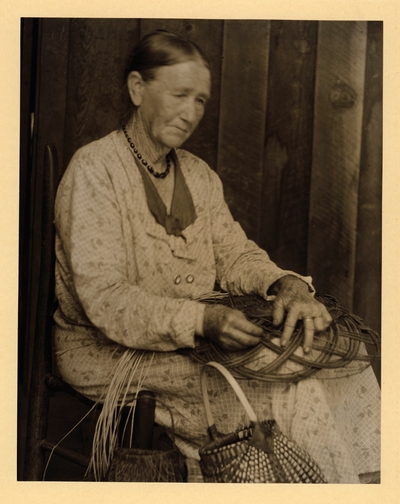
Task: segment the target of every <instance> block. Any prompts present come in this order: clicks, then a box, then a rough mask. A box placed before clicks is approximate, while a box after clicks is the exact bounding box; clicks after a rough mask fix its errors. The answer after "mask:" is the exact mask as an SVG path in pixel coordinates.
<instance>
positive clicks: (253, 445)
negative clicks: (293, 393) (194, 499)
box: [199, 362, 327, 483]
mask: <svg viewBox="0 0 400 504" xmlns="http://www.w3.org/2000/svg"><path fill="white" fill-rule="evenodd" d="M207 366H212V367H214V368H216V369H217V370H218V371H219V372H220V373H222V374H223V375H224V376H225V378H226V379H227V380H228V382H229V383H230V385H231V386H232V388H233V390H234V391H235V393H236V395H237V397H238V398H239V400H240V402H241V403H242V405H243V407H244V409H245V410H246V413H247V414H248V416H249V418H250V420H251V425H250V426H249V427H246V428H244V429H241V430H237V431H235V432H232V433H230V434H226V435H224V434H218V432H217V429H216V426H215V423H214V419H213V416H212V413H211V408H210V401H209V398H208V392H207V377H206V367H207ZM201 387H202V394H203V400H204V406H205V410H206V415H207V421H208V425H209V428H208V432H209V436H210V438H211V441H210V443H208V444H206V445H205V446H204V447H203V448H201V449H200V450H199V454H200V467H201V470H202V473H203V477H204V481H205V482H206V483H327V481H326V479H325V477H324V475H323V474H322V472H321V470H320V468H319V467H318V465H317V464H316V462H315V461H314V460H313V459H312V458H311V457H310V455H308V453H307V452H305V451H304V450H303V449H302V448H300V447H299V446H298V445H297V444H296V443H294V442H293V441H291V440H290V439H289V438H287V437H286V436H284V435H283V434H282V433H281V432H280V430H279V428H278V426H277V424H276V422H275V421H274V420H267V421H264V422H259V421H258V419H257V417H256V414H255V412H254V410H253V409H252V407H251V406H250V404H249V402H248V400H247V398H246V396H245V395H244V393H243V391H242V389H241V388H240V387H239V384H238V383H237V381H236V380H235V379H234V378H233V376H232V375H231V374H230V373H229V372H228V371H227V370H226V369H225V368H224V367H223V366H221V365H220V364H218V363H216V362H209V363H207V364H206V365H205V366H204V367H203V369H202V372H201Z"/></svg>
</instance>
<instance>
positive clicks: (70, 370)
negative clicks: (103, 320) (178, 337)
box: [57, 334, 380, 483]
mask: <svg viewBox="0 0 400 504" xmlns="http://www.w3.org/2000/svg"><path fill="white" fill-rule="evenodd" d="M62 339H63V338H62V334H59V335H58V342H59V343H60V341H62ZM64 341H65V340H64ZM61 346H63V347H64V349H63V350H60V348H61ZM126 351H127V350H126V349H125V348H123V347H119V346H117V345H109V344H106V345H98V344H96V343H95V342H93V344H90V345H87V346H83V345H79V343H70V345H69V347H68V345H60V344H58V352H57V358H58V365H59V369H60V372H61V374H62V376H63V378H64V379H65V380H66V381H67V382H69V383H70V384H71V385H72V386H73V387H74V388H76V389H77V390H79V391H80V392H81V393H83V394H84V395H86V396H87V397H89V398H91V399H93V400H99V399H100V400H102V399H104V394H105V393H106V391H107V388H108V386H109V384H110V382H111V378H112V377H113V376H114V374H115V368H116V366H117V363H118V361H119V359H120V358H121V356H122V355H123V354H124V352H126ZM265 351H266V352H270V351H269V350H265ZM270 355H271V354H270ZM270 355H267V357H266V359H268V358H269V359H270V358H271V357H270ZM140 367H141V368H143V369H144V370H146V371H147V373H145V374H146V377H145V379H144V381H143V383H142V384H141V387H142V388H144V389H149V390H152V391H153V392H154V393H155V394H156V396H157V397H158V398H159V399H160V400H161V401H162V402H163V403H164V404H166V405H167V406H168V407H169V408H171V410H172V412H173V415H174V425H175V432H176V434H177V436H178V437H177V444H178V446H179V448H180V449H181V450H182V451H183V452H184V453H185V454H186V455H187V456H192V457H193V456H195V457H198V448H199V446H201V445H202V444H203V443H204V442H205V441H206V439H207V438H206V430H207V421H206V416H205V411H204V406H203V400H202V396H201V391H200V369H201V365H200V364H198V363H196V362H194V361H193V360H192V359H191V358H190V357H188V356H186V355H180V354H177V353H175V352H163V353H162V352H155V353H154V355H153V352H145V353H144V355H142V357H141V361H140ZM139 374H140V373H139V368H138V369H137V370H136V372H135V376H134V378H133V380H132V383H131V386H130V390H129V394H128V400H131V399H133V397H134V395H135V392H136V390H137V384H138V380H139ZM239 383H240V386H241V387H242V389H243V391H244V393H245V395H246V396H247V398H248V400H249V402H250V404H251V405H252V406H253V408H254V410H255V411H256V414H257V416H258V418H259V419H260V420H262V419H267V418H274V419H275V420H276V421H277V423H278V425H279V427H280V429H281V430H282V431H283V433H284V434H286V435H288V436H289V437H291V438H292V439H293V440H294V441H296V442H297V443H298V444H300V445H301V446H302V447H303V448H305V449H306V450H307V451H308V452H309V453H310V454H311V456H312V457H313V458H314V459H315V460H316V461H317V462H318V463H319V465H320V466H321V468H322V470H323V472H324V474H325V476H326V477H327V479H328V481H329V482H332V483H338V482H342V483H357V482H358V477H357V475H358V474H360V473H364V472H372V471H377V470H379V468H380V467H379V454H380V390H379V386H378V384H377V382H376V379H375V377H374V374H373V372H372V369H371V368H368V369H366V370H365V371H363V372H362V373H359V374H356V375H353V376H350V377H342V378H335V379H319V378H317V377H315V378H308V379H306V380H302V381H300V382H299V383H297V384H286V383H266V382H261V381H256V380H240V382H239ZM208 390H209V396H210V401H211V405H212V411H213V415H214V420H215V424H216V426H217V428H218V430H220V431H221V432H230V431H232V430H235V429H236V428H239V427H241V426H244V425H246V424H247V423H248V419H247V416H246V414H245V412H244V409H243V407H242V405H241V404H240V402H239V401H238V400H237V399H236V396H235V394H234V392H233V391H232V389H231V387H230V385H228V383H227V382H226V380H225V379H224V378H223V377H222V376H220V375H219V373H218V372H217V371H215V370H210V376H209V378H208ZM156 421H157V422H158V423H160V424H161V425H164V426H165V427H167V428H168V427H170V424H171V421H170V416H169V413H168V410H167V409H165V408H164V407H163V406H162V405H157V408H156Z"/></svg>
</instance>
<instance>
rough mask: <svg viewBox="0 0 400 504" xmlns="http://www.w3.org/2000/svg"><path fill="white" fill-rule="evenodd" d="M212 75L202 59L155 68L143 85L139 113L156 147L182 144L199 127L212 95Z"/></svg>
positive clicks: (163, 147)
mask: <svg viewBox="0 0 400 504" xmlns="http://www.w3.org/2000/svg"><path fill="white" fill-rule="evenodd" d="M210 90H211V76H210V72H209V70H208V69H207V68H206V67H205V66H204V64H203V63H202V62H201V61H185V62H183V63H177V64H175V65H171V66H165V67H160V68H158V69H157V70H156V73H155V78H154V79H153V80H151V81H148V82H145V83H144V85H143V90H142V95H141V102H140V104H139V107H138V116H139V118H140V120H141V121H142V123H143V125H144V127H145V129H146V133H147V135H148V137H149V139H150V140H151V141H152V142H153V143H154V145H155V146H156V147H157V148H161V149H162V150H164V149H165V150H167V149H168V150H170V149H171V148H173V147H180V146H181V145H182V144H183V142H184V141H185V140H187V139H188V138H189V137H190V135H191V134H192V133H193V131H194V130H195V129H196V127H197V125H198V124H199V122H200V120H201V118H202V117H203V114H204V107H205V104H206V102H207V100H208V99H209V97H210Z"/></svg>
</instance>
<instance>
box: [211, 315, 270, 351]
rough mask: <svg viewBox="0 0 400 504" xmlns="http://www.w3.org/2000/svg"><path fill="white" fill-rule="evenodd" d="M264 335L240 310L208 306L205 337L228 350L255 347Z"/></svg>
mask: <svg viewBox="0 0 400 504" xmlns="http://www.w3.org/2000/svg"><path fill="white" fill-rule="evenodd" d="M262 334H263V330H262V329H261V327H258V326H257V325H255V324H253V323H252V322H250V321H249V320H247V319H246V317H245V316H244V315H243V313H242V312H240V311H238V310H233V309H231V308H227V307H225V306H207V307H206V309H205V312H204V335H205V336H207V337H208V338H210V339H211V340H212V341H214V342H215V343H217V344H218V345H220V346H221V347H222V348H225V349H226V350H232V351H234V350H244V349H245V348H247V347H249V346H255V345H257V343H259V341H260V337H261V336H262Z"/></svg>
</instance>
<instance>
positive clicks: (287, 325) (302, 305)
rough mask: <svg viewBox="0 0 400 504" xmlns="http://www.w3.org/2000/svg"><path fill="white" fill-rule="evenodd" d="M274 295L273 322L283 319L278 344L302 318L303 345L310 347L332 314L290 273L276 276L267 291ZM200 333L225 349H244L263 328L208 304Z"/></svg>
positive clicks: (283, 343)
mask: <svg viewBox="0 0 400 504" xmlns="http://www.w3.org/2000/svg"><path fill="white" fill-rule="evenodd" d="M268 294H269V295H275V299H274V301H273V310H272V316H273V324H274V325H275V326H279V325H281V324H282V322H283V321H284V326H283V331H282V337H281V346H286V345H287V343H288V342H289V340H290V338H291V336H292V334H293V330H294V328H295V326H296V322H297V321H298V320H303V325H304V342H303V349H304V352H305V353H308V352H309V351H310V350H311V348H312V342H313V338H314V334H315V333H316V332H321V331H324V330H325V329H326V328H327V327H329V325H330V323H331V322H332V318H331V316H330V315H329V313H328V311H327V309H326V308H325V306H324V305H323V304H321V303H320V302H318V301H316V300H315V299H314V297H313V295H312V294H311V293H310V291H309V288H308V285H307V284H306V283H305V282H303V281H302V280H300V279H299V278H297V277H295V276H291V275H287V276H284V277H282V278H280V279H279V280H278V281H277V282H275V283H274V285H273V286H271V288H270V289H269V291H268ZM203 334H204V336H206V337H208V338H209V339H211V340H212V341H213V342H214V343H216V344H218V345H219V346H220V347H221V348H223V349H225V350H228V351H237V350H244V349H246V348H248V347H251V346H255V345H257V343H258V342H259V341H260V337H261V336H262V334H263V331H262V329H261V328H260V327H258V326H256V325H255V324H253V323H252V322H250V321H248V320H247V319H246V317H245V316H244V315H243V313H242V312H240V311H238V310H233V309H232V308H227V307H225V306H221V305H208V306H206V308H205V311H204V323H203Z"/></svg>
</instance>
